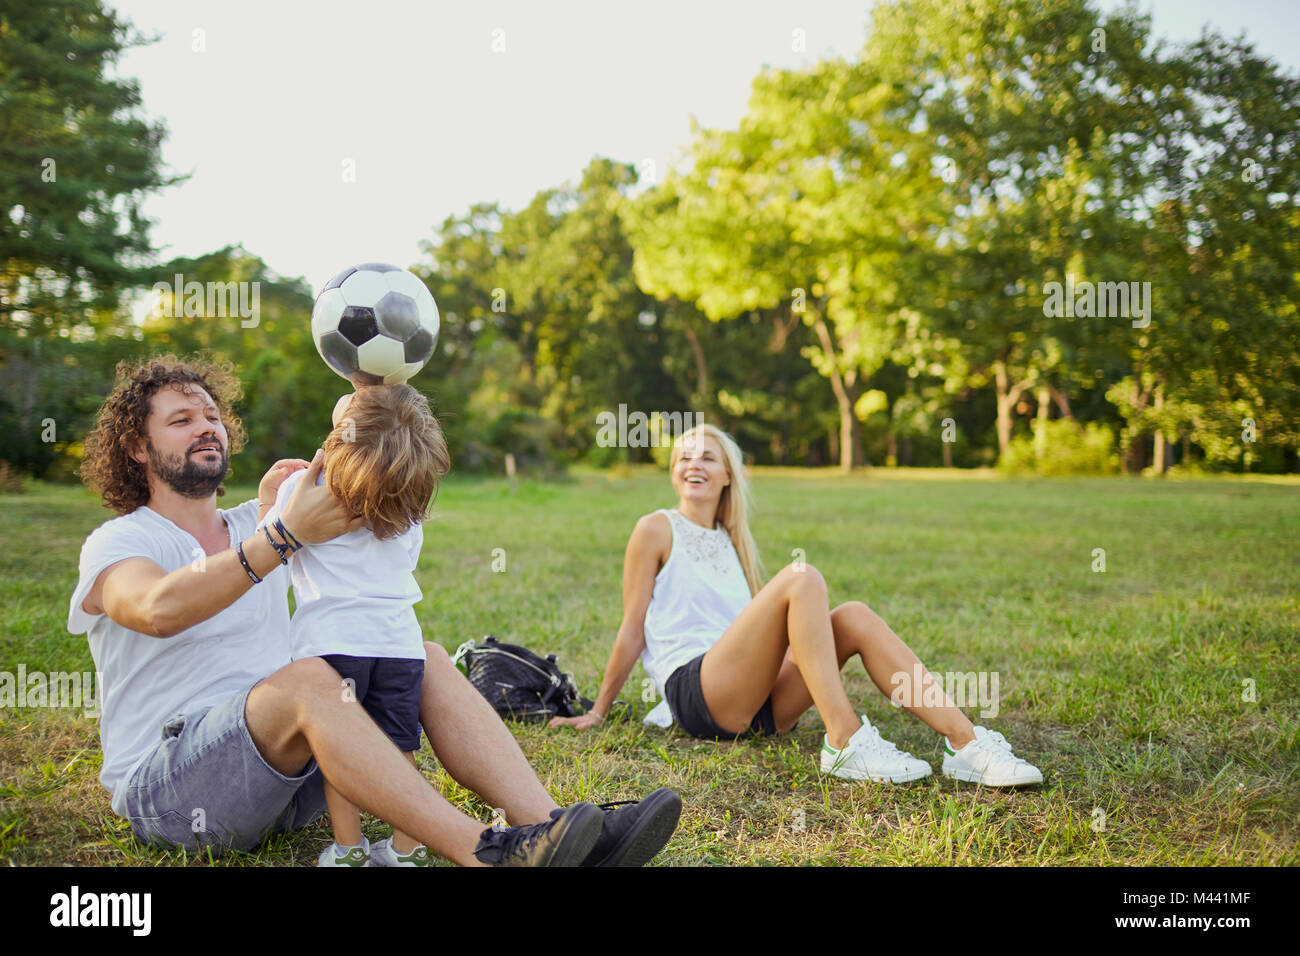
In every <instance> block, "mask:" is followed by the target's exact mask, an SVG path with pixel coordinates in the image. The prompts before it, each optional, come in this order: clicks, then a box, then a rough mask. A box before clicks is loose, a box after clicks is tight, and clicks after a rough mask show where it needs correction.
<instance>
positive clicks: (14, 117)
mask: <svg viewBox="0 0 1300 956" xmlns="http://www.w3.org/2000/svg"><path fill="white" fill-rule="evenodd" d="M141 42H143V41H142V40H141V39H140V38H139V37H138V36H136V35H135V34H134V33H133V32H132V30H131V28H130V26H129V25H128V24H127V23H126V22H125V21H124V20H122V19H120V18H119V17H118V15H117V14H116V13H114V12H113V11H111V10H108V9H105V8H104V7H103V6H102V4H101V3H100V2H99V0H51V2H49V3H40V4H28V3H21V2H6V3H3V4H2V5H0V264H2V268H0V325H3V326H8V327H10V328H17V329H19V330H23V331H25V332H28V333H30V334H44V330H56V329H57V330H65V334H66V330H67V329H68V328H70V327H72V326H76V325H86V324H89V325H91V326H93V325H95V324H96V322H97V321H99V322H102V321H104V320H105V316H107V315H111V313H112V310H113V307H114V306H115V305H116V302H117V296H118V293H119V292H120V291H121V290H122V289H123V288H125V287H126V286H129V285H131V284H132V283H133V282H135V281H137V280H138V277H139V272H138V266H139V265H140V263H141V262H142V261H143V257H144V256H146V255H147V254H148V253H149V252H150V251H151V248H150V244H149V238H148V226H149V223H148V222H147V220H145V219H144V217H143V216H142V214H141V212H140V209H141V205H142V203H143V202H144V200H145V198H146V196H147V194H148V193H149V192H151V191H153V190H156V189H159V188H161V187H163V186H167V185H170V184H172V183H174V182H177V181H178V180H177V179H176V178H169V177H168V176H166V175H165V174H164V173H163V172H162V169H161V159H160V154H159V148H160V144H161V142H162V139H163V137H164V135H165V127H164V126H163V125H162V124H161V123H152V122H150V121H148V120H146V119H144V118H142V117H141V116H140V115H139V113H138V108H139V106H140V93H139V88H138V86H137V85H136V84H135V82H134V81H131V80H125V79H118V78H113V77H110V76H109V75H108V71H109V69H110V68H111V67H112V66H113V65H114V64H115V63H116V62H117V59H118V58H119V56H120V55H121V54H122V52H123V51H124V50H126V49H128V48H129V47H131V46H135V45H138V44H139V43H141Z"/></svg>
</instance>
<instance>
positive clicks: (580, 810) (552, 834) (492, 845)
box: [474, 803, 602, 866]
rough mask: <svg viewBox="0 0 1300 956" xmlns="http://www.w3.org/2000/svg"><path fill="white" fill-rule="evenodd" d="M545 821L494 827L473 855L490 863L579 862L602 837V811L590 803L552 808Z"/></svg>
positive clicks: (552, 864) (485, 835)
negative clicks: (565, 808)
mask: <svg viewBox="0 0 1300 956" xmlns="http://www.w3.org/2000/svg"><path fill="white" fill-rule="evenodd" d="M551 818H552V819H551V820H550V821H548V822H546V823H530V824H527V825H525V826H520V827H502V826H496V827H491V828H489V829H487V830H484V831H483V834H482V835H481V836H480V837H479V840H478V846H476V847H475V848H474V856H475V857H477V858H478V861H479V862H480V863H486V864H488V865H489V866H580V865H581V864H582V861H583V860H584V859H586V858H587V855H588V854H589V853H590V852H591V848H592V847H593V846H595V844H596V841H597V840H598V839H600V833H601V819H602V814H601V812H600V809H599V808H597V807H595V806H593V805H592V804H590V803H575V804H574V805H573V806H571V807H569V808H568V809H567V810H553V811H551Z"/></svg>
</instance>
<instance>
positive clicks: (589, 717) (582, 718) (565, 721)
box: [548, 711, 605, 730]
mask: <svg viewBox="0 0 1300 956" xmlns="http://www.w3.org/2000/svg"><path fill="white" fill-rule="evenodd" d="M604 719H605V718H603V717H601V716H600V714H596V713H592V712H591V711H587V712H586V713H585V714H579V715H578V716H577V717H552V718H551V722H550V724H549V725H548V726H550V727H551V729H552V730H553V729H555V728H556V727H574V728H576V729H578V730H586V729H587V728H588V727H595V726H596V725H597V724H598V723H600V722H601V721H602V720H604Z"/></svg>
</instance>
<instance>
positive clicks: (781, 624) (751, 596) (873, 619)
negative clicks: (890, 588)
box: [551, 425, 1043, 787]
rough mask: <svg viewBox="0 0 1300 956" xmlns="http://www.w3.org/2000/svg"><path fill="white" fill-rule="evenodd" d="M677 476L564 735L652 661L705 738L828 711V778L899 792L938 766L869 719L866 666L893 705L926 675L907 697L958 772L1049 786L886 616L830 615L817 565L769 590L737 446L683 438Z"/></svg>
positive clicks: (626, 573) (648, 529) (633, 542)
mask: <svg viewBox="0 0 1300 956" xmlns="http://www.w3.org/2000/svg"><path fill="white" fill-rule="evenodd" d="M669 470H670V472H671V475H672V480H673V488H674V489H675V490H676V492H677V495H678V503H677V509H676V510H675V511H668V510H661V511H656V512H654V513H653V514H649V515H646V516H645V517H643V518H641V520H640V521H638V522H637V525H636V528H635V529H634V530H633V532H632V537H631V539H630V540H629V541H628V545H627V554H626V557H625V558H624V563H623V623H622V626H621V627H620V628H619V630H618V637H617V638H616V639H615V641H614V650H613V652H612V653H611V654H610V657H609V663H608V664H607V665H606V667H605V678H604V680H603V681H602V682H601V686H600V693H599V694H598V695H597V698H596V703H595V706H594V707H592V709H591V710H590V711H589V712H588V713H586V714H583V715H582V716H580V717H572V718H556V719H554V720H553V721H552V722H551V726H552V727H558V726H564V725H568V726H572V727H576V728H578V729H585V728H587V727H592V726H594V725H595V724H598V723H600V722H601V721H602V720H603V719H604V715H605V714H607V713H608V712H609V708H610V705H611V704H612V703H613V702H614V698H615V697H616V696H617V695H618V692H619V690H620V689H621V688H622V686H623V684H624V683H625V682H626V680H627V677H628V674H630V673H631V671H632V668H633V666H634V665H635V664H636V661H637V658H638V657H640V658H641V661H642V664H643V665H644V667H645V670H646V673H647V674H649V675H650V677H651V679H652V680H653V681H654V683H655V686H656V688H657V689H658V690H659V692H660V693H661V694H662V695H663V697H664V699H665V700H666V702H667V704H668V707H669V710H670V711H671V712H672V717H673V719H674V720H676V721H677V723H678V724H679V725H680V726H681V727H682V728H683V729H685V730H686V731H687V732H688V733H690V734H692V735H693V736H696V737H705V738H714V739H734V738H735V737H737V736H739V735H740V734H743V733H746V732H749V731H753V732H755V733H758V734H762V735H770V734H777V733H785V732H786V731H789V730H790V729H792V728H793V727H794V725H795V724H796V723H797V722H798V720H799V716H800V715H801V714H802V713H803V712H804V711H806V710H807V709H808V708H809V707H810V706H815V707H816V708H817V712H818V713H819V714H820V715H821V718H822V721H823V722H824V723H825V725H826V735H825V737H824V738H823V740H822V751H821V769H822V772H823V773H829V774H833V775H835V776H837V777H845V778H848V779H850V780H875V781H888V782H893V783H902V782H905V781H909V780H918V779H920V778H922V777H925V776H928V775H929V774H930V773H931V767H930V765H929V764H928V763H926V762H925V761H924V760H919V759H917V758H916V757H914V756H912V755H911V754H910V753H907V752H905V751H900V750H899V749H898V748H897V747H895V746H894V745H893V744H891V743H890V742H889V741H887V740H885V739H883V738H882V737H881V736H880V732H879V731H878V730H876V728H875V727H873V726H872V725H871V722H870V721H868V720H867V718H866V717H862V718H861V720H860V721H859V719H858V715H857V714H856V713H855V712H854V708H853V705H852V704H851V703H850V701H849V698H848V695H847V694H846V693H845V691H844V684H843V682H842V680H841V678H840V670H841V668H843V667H844V665H845V663H846V662H847V661H848V660H849V659H850V658H851V657H854V656H856V657H859V658H860V659H861V660H862V664H863V666H864V667H865V668H866V670H867V673H868V674H869V675H870V677H871V679H872V680H873V681H874V682H875V684H876V686H877V687H878V688H880V691H881V692H882V693H884V694H886V695H889V694H890V693H891V690H894V689H895V688H900V682H902V686H903V687H906V686H907V683H906V682H908V681H910V680H911V679H912V677H913V675H915V674H917V673H921V674H923V677H922V682H923V684H924V686H923V687H921V688H911V690H912V691H913V692H912V693H907V694H902V695H900V696H901V697H902V698H903V699H902V703H903V705H904V706H906V707H907V709H908V710H909V711H910V712H911V713H913V714H915V715H916V716H917V717H919V718H920V719H921V720H922V721H924V722H925V723H926V724H927V725H929V726H930V727H931V728H933V729H934V730H935V731H937V732H938V733H941V734H944V735H945V737H946V741H945V744H946V745H945V750H944V753H945V756H944V760H943V772H944V773H945V774H946V775H948V776H949V777H953V778H955V779H957V780H964V781H968V782H972V783H980V784H983V785H985V786H991V787H1006V786H1020V785H1024V784H1034V783H1041V782H1042V779H1043V776H1042V774H1041V773H1040V772H1039V771H1038V769H1037V768H1036V767H1034V766H1032V765H1031V764H1029V763H1027V762H1025V761H1024V760H1021V759H1019V758H1018V757H1016V756H1015V754H1013V753H1012V752H1011V747H1010V745H1008V744H1007V742H1006V739H1005V738H1004V737H1003V736H1002V735H1001V734H997V733H993V732H991V731H989V730H986V729H985V728H983V727H975V726H972V725H971V722H970V721H969V720H967V719H966V716H965V715H964V714H963V713H962V712H961V711H960V710H958V709H957V707H956V706H955V705H954V704H953V703H952V701H951V700H950V699H949V698H948V697H947V695H946V694H944V693H943V692H942V690H941V689H939V688H937V685H935V683H934V679H933V678H932V677H931V676H930V674H929V673H928V672H926V671H925V670H924V668H922V667H921V665H920V662H919V661H918V660H917V658H916V655H915V654H913V653H912V652H911V650H909V649H908V647H907V645H906V644H904V643H903V642H902V640H901V639H899V637H898V635H896V634H895V633H894V632H893V631H892V630H891V629H890V627H889V625H888V624H886V623H885V622H884V621H883V620H882V619H881V618H880V617H879V616H878V615H877V614H875V612H873V611H872V610H871V609H870V608H868V607H867V606H866V605H865V604H861V603H859V602H856V601H855V602H850V603H848V604H841V605H840V606H839V607H837V608H835V609H834V610H831V609H830V607H829V603H828V600H827V593H826V582H825V580H824V579H823V578H822V576H821V574H819V573H818V571H817V569H816V568H814V567H812V566H811V565H808V564H801V563H796V564H792V565H790V566H788V567H786V568H785V569H784V570H782V571H781V572H780V573H779V574H777V575H776V577H774V578H773V579H772V580H771V581H769V582H768V583H767V585H766V586H764V585H763V584H762V582H761V578H760V567H759V562H758V552H757V549H756V548H755V547H754V539H753V537H752V536H751V535H750V532H749V517H748V515H749V507H750V505H749V488H748V483H747V481H746V479H745V474H744V465H743V459H742V457H741V454H740V449H739V448H737V447H736V443H735V442H734V441H732V439H731V438H730V436H728V435H727V434H726V433H724V432H722V431H720V430H719V429H717V428H715V427H714V426H712V425H700V426H698V427H696V428H693V429H691V430H690V431H687V432H685V433H683V434H682V435H680V436H679V437H678V438H677V441H676V442H674V443H673V450H672V456H671V464H670V466H669ZM927 689H928V690H929V693H928V694H927V693H926V691H927ZM895 693H897V691H895ZM935 700H938V701H942V703H941V704H930V705H927V704H926V703H925V701H935Z"/></svg>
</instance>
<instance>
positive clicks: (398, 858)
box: [370, 837, 433, 866]
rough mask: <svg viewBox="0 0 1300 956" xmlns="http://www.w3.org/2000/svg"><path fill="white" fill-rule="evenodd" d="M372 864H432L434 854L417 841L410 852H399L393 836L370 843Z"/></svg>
mask: <svg viewBox="0 0 1300 956" xmlns="http://www.w3.org/2000/svg"><path fill="white" fill-rule="evenodd" d="M370 865H371V866H432V865H433V854H431V853H430V852H429V848H428V847H427V846H425V845H424V844H423V843H417V844H416V845H415V849H413V850H411V852H410V853H398V852H397V849H396V847H394V846H393V838H392V837H388V838H387V839H384V840H380V841H379V842H378V843H372V844H370Z"/></svg>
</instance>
